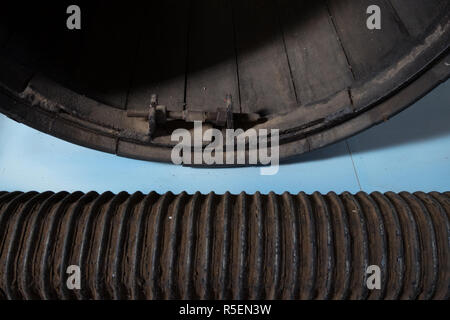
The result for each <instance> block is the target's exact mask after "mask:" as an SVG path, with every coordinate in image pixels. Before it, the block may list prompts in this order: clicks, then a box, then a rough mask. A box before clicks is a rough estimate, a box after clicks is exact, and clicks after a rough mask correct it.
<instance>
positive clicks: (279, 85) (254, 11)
mask: <svg viewBox="0 0 450 320" xmlns="http://www.w3.org/2000/svg"><path fill="white" fill-rule="evenodd" d="M233 5H234V12H235V23H236V40H237V52H238V68H239V82H240V91H241V108H242V111H243V112H260V113H263V114H268V113H274V112H285V111H288V110H292V109H294V108H296V107H297V101H296V96H295V90H294V85H293V81H292V78H291V74H290V70H289V62H288V58H287V55H286V51H285V46H284V43H283V37H282V32H281V27H280V23H279V19H278V16H277V14H276V5H275V3H274V2H272V1H253V0H235V1H233Z"/></svg>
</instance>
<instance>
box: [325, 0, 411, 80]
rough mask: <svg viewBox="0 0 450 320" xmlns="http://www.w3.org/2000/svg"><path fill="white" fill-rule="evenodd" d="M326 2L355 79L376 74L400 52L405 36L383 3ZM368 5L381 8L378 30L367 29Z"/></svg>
mask: <svg viewBox="0 0 450 320" xmlns="http://www.w3.org/2000/svg"><path fill="white" fill-rule="evenodd" d="M327 3H328V6H329V9H330V13H331V16H332V17H333V21H334V23H335V25H336V28H337V31H338V34H339V37H340V39H341V41H342V44H343V46H344V48H345V51H346V54H347V57H348V59H349V62H350V65H351V66H352V68H353V71H354V74H355V77H356V78H357V79H361V78H365V77H368V76H370V75H373V74H374V73H377V72H378V71H380V70H382V69H383V68H384V67H386V66H387V65H389V64H390V63H391V62H392V60H393V59H394V58H396V57H399V56H400V55H401V54H402V53H403V50H404V47H405V46H404V45H405V43H404V41H406V40H407V38H408V36H407V34H406V33H405V32H404V30H402V27H401V25H400V24H399V22H398V19H397V16H396V15H395V13H394V12H393V9H392V7H391V6H390V4H389V3H387V2H386V1H384V0H358V1H354V0H340V1H329V0H328V1H327ZM370 5H378V6H379V7H380V9H381V17H382V29H381V30H369V29H368V28H367V19H368V17H369V15H368V14H367V13H366V12H367V8H368V7H369V6H370Z"/></svg>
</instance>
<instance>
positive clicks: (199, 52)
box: [186, 0, 240, 112]
mask: <svg viewBox="0 0 450 320" xmlns="http://www.w3.org/2000/svg"><path fill="white" fill-rule="evenodd" d="M191 21H192V25H191V28H190V41H189V64H188V69H189V74H188V77H187V92H186V94H187V96H186V103H187V106H188V108H190V109H193V110H209V111H215V110H217V109H218V108H225V98H226V96H227V95H229V94H231V95H232V96H233V101H234V103H233V108H234V110H235V111H236V112H238V111H239V110H240V105H239V88H238V73H237V65H236V54H235V42H234V28H233V12H232V6H231V2H230V1H227V0H196V1H194V4H193V8H192V16H191Z"/></svg>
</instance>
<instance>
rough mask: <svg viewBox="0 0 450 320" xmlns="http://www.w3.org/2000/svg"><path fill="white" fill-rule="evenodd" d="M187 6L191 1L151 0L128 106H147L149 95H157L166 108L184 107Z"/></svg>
mask: <svg viewBox="0 0 450 320" xmlns="http://www.w3.org/2000/svg"><path fill="white" fill-rule="evenodd" d="M189 8H190V1H177V0H165V1H161V2H159V3H155V2H154V1H152V2H151V4H150V8H149V15H148V17H147V18H146V20H145V23H144V27H143V36H142V41H141V42H140V48H139V50H138V54H137V59H136V63H135V65H134V76H133V81H132V86H131V88H130V94H129V96H128V105H127V108H128V109H144V108H146V107H147V106H148V105H149V103H150V98H151V96H152V94H157V95H158V98H159V102H160V103H161V104H164V105H166V106H167V108H168V109H169V110H183V108H184V102H185V101H184V100H185V80H186V60H187V59H186V55H187V43H188V41H187V37H188V31H189V23H188V17H189ZM168 12H170V14H168Z"/></svg>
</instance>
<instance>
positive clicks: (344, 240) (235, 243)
mask: <svg viewBox="0 0 450 320" xmlns="http://www.w3.org/2000/svg"><path fill="white" fill-rule="evenodd" d="M449 214H450V194H449V193H430V194H426V193H422V192H418V193H415V194H410V193H400V194H395V193H386V194H381V193H373V194H371V195H368V194H366V193H358V194H357V195H352V194H350V193H343V194H341V195H337V194H335V193H329V194H327V195H321V194H319V193H315V194H313V195H307V194H305V193H299V194H297V195H292V194H288V193H285V194H283V195H276V194H274V193H270V194H269V195H261V194H259V193H256V194H254V195H247V194H244V193H243V194H240V195H231V194H229V193H227V194H224V195H216V194H213V193H211V194H208V195H202V194H199V193H198V194H195V195H188V194H186V193H182V194H180V195H174V194H171V193H167V194H164V195H159V194H157V193H150V194H148V195H144V194H142V193H136V194H133V195H129V194H128V193H120V194H117V195H115V194H113V193H110V192H107V193H104V194H101V195H99V194H97V193H95V192H90V193H87V194H84V193H81V192H75V193H72V194H70V193H66V192H61V193H52V192H45V193H35V192H29V193H20V192H13V193H6V192H0V298H2V299H447V298H448V296H449V284H450V281H449V239H450V237H449V235H450V227H449ZM69 266H75V267H78V268H79V269H78V270H79V274H78V276H79V278H80V279H79V281H80V283H79V285H80V289H79V290H78V289H77V288H75V290H72V289H73V288H71V287H70V286H69V285H68V282H69V280H70V277H71V276H72V275H73V274H71V273H70V272H68V270H69ZM370 266H375V267H376V268H378V270H379V271H380V273H379V274H378V276H379V280H380V282H379V289H373V288H370V287H369V284H368V282H369V281H368V280H369V278H371V276H372V275H375V276H376V274H377V273H376V269H375V271H374V273H373V274H372V273H370V272H368V270H371V268H370ZM74 274H75V275H76V273H74ZM374 281H375V282H374V283H376V280H374ZM74 283H76V280H75V282H74Z"/></svg>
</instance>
